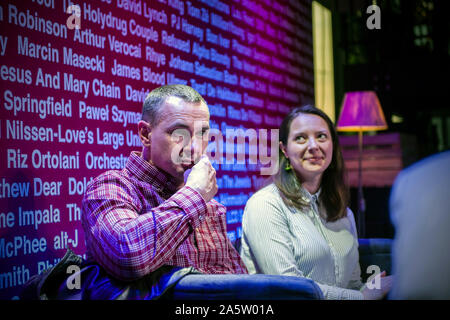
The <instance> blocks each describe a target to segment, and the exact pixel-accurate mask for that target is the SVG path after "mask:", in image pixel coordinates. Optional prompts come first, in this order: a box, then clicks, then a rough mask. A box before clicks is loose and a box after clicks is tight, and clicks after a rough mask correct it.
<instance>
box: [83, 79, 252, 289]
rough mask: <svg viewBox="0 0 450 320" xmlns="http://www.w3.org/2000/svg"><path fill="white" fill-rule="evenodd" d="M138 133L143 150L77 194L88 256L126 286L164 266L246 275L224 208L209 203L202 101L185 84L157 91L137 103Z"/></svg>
mask: <svg viewBox="0 0 450 320" xmlns="http://www.w3.org/2000/svg"><path fill="white" fill-rule="evenodd" d="M138 131H139V136H140V138H141V141H142V144H143V149H142V152H132V153H131V155H130V157H129V158H128V161H127V163H126V165H125V168H124V169H123V170H121V171H108V172H105V173H103V174H101V175H100V176H98V177H97V178H96V179H95V180H94V181H93V182H92V183H91V184H90V185H89V187H88V189H87V191H86V194H85V196H84V199H83V205H82V225H83V228H84V231H85V237H86V245H87V256H88V257H89V259H91V260H94V261H95V262H97V263H98V264H99V265H100V266H101V267H103V269H104V270H105V271H106V272H107V273H108V274H109V275H111V276H112V277H113V278H115V279H119V280H126V281H132V280H137V279H140V278H142V277H145V276H148V275H151V274H152V273H154V272H155V271H158V270H161V268H163V267H164V270H166V268H167V266H174V267H183V268H184V267H193V268H194V269H195V270H196V271H199V272H201V273H208V274H232V273H247V270H246V268H245V265H244V264H243V262H242V261H241V259H240V257H239V254H238V252H237V251H236V250H235V249H234V247H233V245H232V244H231V242H230V241H229V239H228V238H227V233H226V209H225V207H224V206H222V205H221V204H219V203H218V202H217V201H215V200H214V199H213V197H214V195H215V194H216V193H217V184H216V173H215V170H214V168H213V167H212V166H211V163H210V162H209V160H208V158H207V157H206V156H205V155H204V154H205V151H206V147H207V145H208V133H209V111H208V107H207V104H206V102H205V100H204V99H203V98H202V97H201V96H200V94H198V93H197V92H196V91H195V90H194V89H192V88H190V87H188V86H183V85H170V86H163V87H160V88H157V89H155V90H153V91H152V92H150V93H149V95H148V96H147V98H146V100H145V101H144V106H143V111H142V120H141V121H140V122H139V123H138ZM189 171H190V173H189V174H188V172H189ZM187 174H188V175H187ZM185 176H187V179H186V182H185ZM175 270H176V269H175ZM163 273H164V272H163Z"/></svg>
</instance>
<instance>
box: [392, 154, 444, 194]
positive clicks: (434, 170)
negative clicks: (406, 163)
mask: <svg viewBox="0 0 450 320" xmlns="http://www.w3.org/2000/svg"><path fill="white" fill-rule="evenodd" d="M448 181H450V151H446V152H442V153H438V154H435V155H432V156H430V157H428V158H425V159H423V160H421V161H419V162H416V163H415V164H413V165H411V166H410V167H408V168H406V169H404V170H403V171H402V172H401V173H400V174H399V176H398V177H397V181H396V184H399V183H402V184H403V186H402V187H405V186H409V187H414V188H416V187H423V186H426V187H427V188H431V187H433V186H434V187H436V188H439V187H441V186H442V185H443V184H448ZM418 182H420V185H419V184H418Z"/></svg>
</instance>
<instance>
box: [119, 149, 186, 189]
mask: <svg viewBox="0 0 450 320" xmlns="http://www.w3.org/2000/svg"><path fill="white" fill-rule="evenodd" d="M125 169H126V170H128V171H129V172H130V173H131V174H132V175H134V176H135V177H136V178H137V179H139V180H141V181H145V182H148V183H150V184H151V185H152V186H153V187H154V188H155V190H156V191H157V192H158V193H163V194H167V195H172V194H174V193H175V192H176V191H177V189H178V188H179V184H178V183H177V181H176V180H175V179H174V178H173V177H172V176H170V175H169V174H167V173H165V172H163V171H161V170H159V169H158V168H156V167H154V166H152V165H151V164H150V163H148V161H146V160H144V158H142V156H141V152H137V151H133V152H131V154H130V157H129V158H128V160H127V163H126V165H125Z"/></svg>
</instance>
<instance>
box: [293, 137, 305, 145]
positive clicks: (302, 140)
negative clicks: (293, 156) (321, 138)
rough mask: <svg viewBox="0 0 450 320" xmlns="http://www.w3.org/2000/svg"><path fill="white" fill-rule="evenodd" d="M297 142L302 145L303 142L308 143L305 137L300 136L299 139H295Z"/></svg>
mask: <svg viewBox="0 0 450 320" xmlns="http://www.w3.org/2000/svg"><path fill="white" fill-rule="evenodd" d="M295 140H296V141H298V142H300V143H302V142H305V141H306V139H305V137H304V136H298V137H297V138H295Z"/></svg>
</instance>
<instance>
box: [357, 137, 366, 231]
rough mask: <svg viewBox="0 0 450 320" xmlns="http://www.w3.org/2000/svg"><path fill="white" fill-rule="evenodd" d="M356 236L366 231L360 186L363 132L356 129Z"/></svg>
mask: <svg viewBox="0 0 450 320" xmlns="http://www.w3.org/2000/svg"><path fill="white" fill-rule="evenodd" d="M358 148H359V157H358V212H357V215H358V237H359V238H364V237H365V233H366V225H365V211H366V201H365V200H364V194H363V187H362V151H363V132H362V130H359V131H358Z"/></svg>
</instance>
